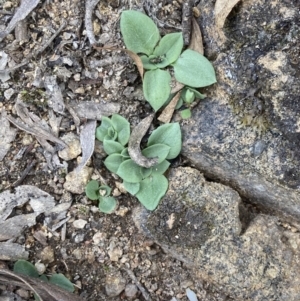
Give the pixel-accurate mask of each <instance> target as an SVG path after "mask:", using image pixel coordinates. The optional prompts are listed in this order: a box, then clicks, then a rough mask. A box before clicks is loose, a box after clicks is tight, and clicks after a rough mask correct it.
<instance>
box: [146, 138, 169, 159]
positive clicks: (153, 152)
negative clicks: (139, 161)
mask: <svg viewBox="0 0 300 301" xmlns="http://www.w3.org/2000/svg"><path fill="white" fill-rule="evenodd" d="M170 149H171V148H170V146H168V145H166V144H160V143H158V144H154V145H151V146H148V147H147V148H145V149H143V150H142V154H143V155H144V156H145V157H147V158H155V157H158V162H157V164H159V163H161V162H162V161H164V160H165V159H166V158H167V156H168V154H169V152H170Z"/></svg>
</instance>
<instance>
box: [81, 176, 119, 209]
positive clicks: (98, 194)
mask: <svg viewBox="0 0 300 301" xmlns="http://www.w3.org/2000/svg"><path fill="white" fill-rule="evenodd" d="M85 194H86V196H87V197H88V198H89V199H90V200H92V201H99V203H98V208H99V210H100V211H101V212H103V213H107V214H110V213H112V212H114V211H115V209H116V207H117V201H116V199H115V198H114V197H112V196H110V194H111V188H110V187H109V186H106V185H102V186H100V185H99V183H98V181H96V180H91V181H90V182H88V183H87V185H86V187H85Z"/></svg>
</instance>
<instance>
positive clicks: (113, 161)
mask: <svg viewBox="0 0 300 301" xmlns="http://www.w3.org/2000/svg"><path fill="white" fill-rule="evenodd" d="M122 162H123V156H122V155H120V154H112V155H109V156H108V157H107V158H106V159H105V161H104V165H105V167H106V168H107V169H108V170H109V171H111V172H113V173H117V171H118V168H119V166H120V165H121V163H122Z"/></svg>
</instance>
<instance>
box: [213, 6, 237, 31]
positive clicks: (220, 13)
mask: <svg viewBox="0 0 300 301" xmlns="http://www.w3.org/2000/svg"><path fill="white" fill-rule="evenodd" d="M239 1H240V0H217V1H216V4H215V24H216V27H217V28H218V29H222V28H223V26H224V23H225V20H226V18H227V16H228V15H229V14H230V12H231V10H232V9H233V7H234V6H235V5H236V4H237V3H238V2H239Z"/></svg>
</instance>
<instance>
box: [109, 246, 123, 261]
mask: <svg viewBox="0 0 300 301" xmlns="http://www.w3.org/2000/svg"><path fill="white" fill-rule="evenodd" d="M122 255H123V250H122V249H121V248H114V249H112V250H109V251H108V256H109V258H110V260H111V261H118V260H119V258H120V257H121V256H122Z"/></svg>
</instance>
